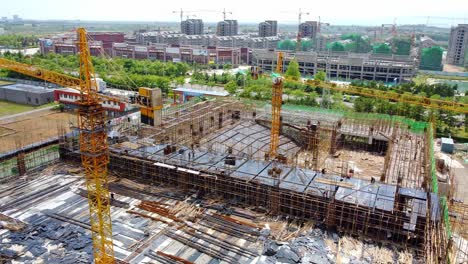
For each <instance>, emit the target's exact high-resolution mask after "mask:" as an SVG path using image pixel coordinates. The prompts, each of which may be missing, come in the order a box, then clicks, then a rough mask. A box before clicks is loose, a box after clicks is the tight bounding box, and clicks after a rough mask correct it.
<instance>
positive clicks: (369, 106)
mask: <svg viewBox="0 0 468 264" xmlns="http://www.w3.org/2000/svg"><path fill="white" fill-rule="evenodd" d="M373 110H374V99H371V98H365V97H358V98H356V100H354V111H356V112H365V113H371V112H372V111H373Z"/></svg>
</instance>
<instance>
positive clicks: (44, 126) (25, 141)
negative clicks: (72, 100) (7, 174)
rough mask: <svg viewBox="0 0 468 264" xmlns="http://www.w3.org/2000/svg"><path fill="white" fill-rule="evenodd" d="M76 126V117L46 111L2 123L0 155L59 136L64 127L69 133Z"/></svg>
mask: <svg viewBox="0 0 468 264" xmlns="http://www.w3.org/2000/svg"><path fill="white" fill-rule="evenodd" d="M71 123H73V124H76V115H75V114H73V113H67V112H65V113H60V112H56V111H53V110H44V111H39V112H35V113H31V114H27V113H26V114H25V115H21V116H18V117H15V118H14V119H6V120H2V121H0V153H4V152H7V151H10V150H14V149H16V148H18V147H21V146H25V145H29V144H32V143H35V142H40V141H43V140H46V139H48V138H51V137H56V136H57V135H58V129H59V128H60V127H63V128H64V129H66V131H69V127H70V124H71Z"/></svg>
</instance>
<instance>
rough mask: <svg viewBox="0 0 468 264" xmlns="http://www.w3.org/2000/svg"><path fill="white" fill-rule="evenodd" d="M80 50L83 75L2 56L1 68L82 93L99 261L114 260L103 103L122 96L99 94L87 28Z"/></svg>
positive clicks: (83, 146) (84, 151)
mask: <svg viewBox="0 0 468 264" xmlns="http://www.w3.org/2000/svg"><path fill="white" fill-rule="evenodd" d="M77 34H78V41H77V45H78V50H79V53H80V59H79V64H80V77H79V78H75V77H71V76H68V75H65V74H60V73H56V72H53V71H48V70H44V69H41V68H38V67H35V66H33V65H27V64H22V63H18V62H14V61H10V60H7V59H4V58H0V68H4V69H8V70H12V71H15V72H19V73H22V74H25V75H28V76H32V77H35V78H38V79H42V80H45V81H48V82H52V83H56V84H59V85H62V86H65V87H70V88H74V89H76V90H78V91H79V92H80V94H81V95H80V100H79V110H78V127H79V129H80V133H79V134H80V152H81V161H82V165H83V167H84V169H85V177H86V181H85V182H86V188H87V190H88V203H89V212H90V224H91V230H92V239H93V249H94V261H95V263H114V262H115V259H114V248H113V242H112V224H111V215H110V199H109V190H108V180H107V164H108V163H109V152H108V143H107V131H106V127H105V124H106V122H105V121H106V116H105V111H104V109H103V107H102V105H101V102H102V100H103V98H104V99H105V100H113V101H119V99H116V98H113V97H109V96H103V95H101V94H98V87H97V85H96V80H95V77H94V76H95V75H94V68H93V64H92V63H91V55H90V51H89V46H88V38H87V34H86V30H85V29H84V28H79V29H78V30H77Z"/></svg>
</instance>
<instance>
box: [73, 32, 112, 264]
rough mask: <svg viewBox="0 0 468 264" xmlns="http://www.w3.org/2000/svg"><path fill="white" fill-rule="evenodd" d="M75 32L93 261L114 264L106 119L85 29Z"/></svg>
mask: <svg viewBox="0 0 468 264" xmlns="http://www.w3.org/2000/svg"><path fill="white" fill-rule="evenodd" d="M77 33H78V43H77V44H78V49H79V52H80V59H79V60H80V80H81V82H80V92H81V100H80V106H79V110H78V126H79V129H80V153H81V162H82V165H83V167H84V169H85V177H86V188H87V190H88V204H89V213H90V224H91V230H92V232H91V233H92V239H93V251H94V252H93V253H94V260H95V263H114V248H113V242H112V223H111V214H110V199H109V189H108V179H107V164H108V163H109V152H108V144H107V131H106V127H105V120H106V116H105V111H104V109H103V108H102V105H101V103H100V100H99V94H98V87H97V85H96V80H95V79H94V69H93V65H92V62H91V55H90V51H89V46H88V40H87V35H86V30H85V29H84V28H79V29H78V30H77ZM84 94H86V96H84Z"/></svg>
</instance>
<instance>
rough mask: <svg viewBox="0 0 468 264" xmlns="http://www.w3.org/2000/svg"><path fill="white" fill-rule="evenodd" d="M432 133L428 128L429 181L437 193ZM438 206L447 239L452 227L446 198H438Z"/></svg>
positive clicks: (433, 190) (430, 127)
mask: <svg viewBox="0 0 468 264" xmlns="http://www.w3.org/2000/svg"><path fill="white" fill-rule="evenodd" d="M433 135H434V131H433V129H432V126H429V129H428V140H429V162H430V166H431V168H430V170H431V179H432V192H434V193H439V185H438V182H437V174H436V165H435V158H434V138H433ZM440 206H441V209H442V217H443V221H444V225H445V231H446V233H447V237H448V239H450V237H451V236H452V227H451V225H450V219H449V210H448V204H447V197H445V196H442V197H441V198H440Z"/></svg>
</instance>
